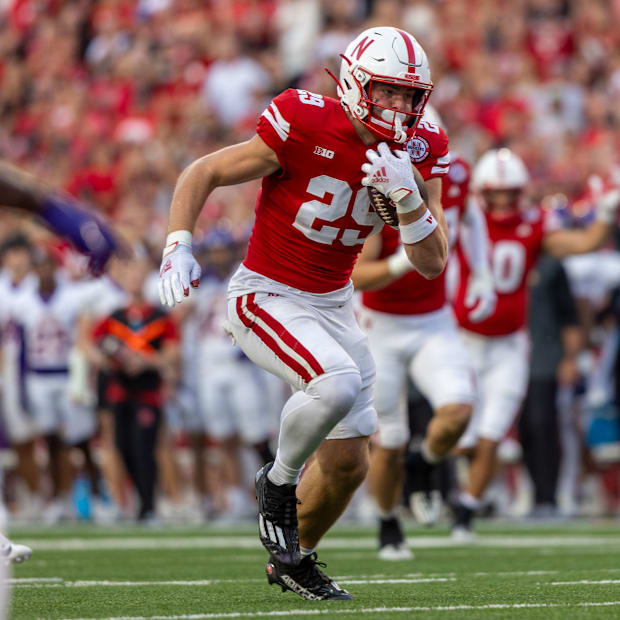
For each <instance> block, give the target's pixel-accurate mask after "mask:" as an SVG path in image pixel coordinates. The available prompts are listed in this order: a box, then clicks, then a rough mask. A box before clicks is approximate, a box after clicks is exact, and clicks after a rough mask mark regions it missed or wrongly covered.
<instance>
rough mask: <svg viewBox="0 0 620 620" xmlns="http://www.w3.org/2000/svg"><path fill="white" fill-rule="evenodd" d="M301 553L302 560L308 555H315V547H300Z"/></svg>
mask: <svg viewBox="0 0 620 620" xmlns="http://www.w3.org/2000/svg"><path fill="white" fill-rule="evenodd" d="M299 553H300V554H301V557H302V558H305V557H306V556H307V555H310V554H311V553H314V547H313V548H312V549H307V548H306V547H299Z"/></svg>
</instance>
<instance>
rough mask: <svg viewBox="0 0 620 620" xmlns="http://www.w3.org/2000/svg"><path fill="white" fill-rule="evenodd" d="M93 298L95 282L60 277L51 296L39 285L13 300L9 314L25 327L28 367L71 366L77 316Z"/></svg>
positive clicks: (12, 319) (42, 368)
mask: <svg viewBox="0 0 620 620" xmlns="http://www.w3.org/2000/svg"><path fill="white" fill-rule="evenodd" d="M92 299H93V287H92V283H90V282H87V283H69V282H64V281H62V280H59V281H58V282H57V285H56V289H55V291H54V292H53V293H52V294H51V295H50V296H49V297H48V298H45V297H44V296H43V295H41V293H40V291H39V289H38V287H36V288H29V289H26V290H23V291H21V292H20V294H19V295H16V296H15V297H13V298H12V299H11V300H10V302H9V303H8V305H7V310H8V314H9V317H10V319H11V321H13V322H15V323H16V324H17V325H19V326H20V327H21V328H22V329H23V331H24V342H25V353H26V366H27V369H29V370H43V371H46V370H50V369H61V368H67V367H68V363H69V352H70V350H71V347H72V345H73V342H74V340H75V335H76V334H75V331H76V323H77V319H78V316H79V315H80V313H81V312H83V311H85V310H86V309H88V308H89V307H90V306H91V305H92Z"/></svg>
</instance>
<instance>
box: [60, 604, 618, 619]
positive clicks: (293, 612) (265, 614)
mask: <svg viewBox="0 0 620 620" xmlns="http://www.w3.org/2000/svg"><path fill="white" fill-rule="evenodd" d="M617 606H620V601H606V602H594V601H593V602H581V603H497V604H488V605H439V606H436V607H431V606H428V607H422V606H419V607H363V608H361V609H334V607H331V606H330V607H329V608H323V609H287V610H282V611H253V612H250V611H248V612H229V613H210V614H209V613H208V614H184V615H180V616H119V617H115V618H71V619H67V620H211V619H212V618H269V617H281V616H285V617H286V616H325V615H334V616H336V615H354V614H394V613H400V614H402V613H412V612H416V611H419V612H424V611H426V612H428V611H486V610H495V609H546V608H576V607H617Z"/></svg>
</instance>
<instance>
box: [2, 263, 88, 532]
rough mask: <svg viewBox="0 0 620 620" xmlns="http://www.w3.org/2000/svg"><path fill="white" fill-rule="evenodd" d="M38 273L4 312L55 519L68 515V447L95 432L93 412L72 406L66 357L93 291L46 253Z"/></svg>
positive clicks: (48, 513) (80, 442) (49, 515)
mask: <svg viewBox="0 0 620 620" xmlns="http://www.w3.org/2000/svg"><path fill="white" fill-rule="evenodd" d="M36 271H37V275H38V277H39V282H38V285H37V286H36V287H35V288H32V289H30V290H25V291H22V292H21V293H20V294H19V295H16V296H14V297H13V298H11V299H10V302H9V308H8V310H9V313H10V317H11V321H12V322H13V323H15V324H16V325H17V326H18V328H19V329H20V330H22V331H23V339H24V349H25V351H24V353H25V387H26V400H27V406H28V410H29V412H30V414H31V415H32V417H33V420H34V424H35V426H36V429H37V432H38V433H39V434H41V435H43V436H45V437H46V439H47V443H48V448H49V451H50V471H51V474H52V481H53V485H54V493H53V501H52V503H51V504H50V506H49V507H48V508H49V509H48V511H47V517H48V518H49V519H50V520H52V521H56V520H57V519H58V518H61V517H62V516H68V493H69V485H70V483H71V481H70V480H69V479H68V478H67V476H66V473H65V471H64V470H65V469H66V466H65V465H64V459H65V458H66V447H67V446H72V445H84V444H85V442H86V441H87V440H88V439H89V438H90V437H91V436H92V435H93V434H94V432H95V418H94V414H93V412H92V410H91V409H90V408H89V407H85V406H81V405H77V404H75V403H74V402H72V400H71V398H70V395H69V355H70V352H71V349H72V347H73V346H74V344H75V338H76V330H77V321H78V317H79V314H80V312H82V311H83V310H84V308H85V307H87V306H88V304H89V302H90V299H91V288H90V285H89V284H79V283H70V282H66V281H63V280H62V279H60V278H59V277H58V276H57V274H56V266H55V264H54V261H53V259H52V258H51V257H50V256H49V255H48V254H46V253H39V256H38V259H37V264H36Z"/></svg>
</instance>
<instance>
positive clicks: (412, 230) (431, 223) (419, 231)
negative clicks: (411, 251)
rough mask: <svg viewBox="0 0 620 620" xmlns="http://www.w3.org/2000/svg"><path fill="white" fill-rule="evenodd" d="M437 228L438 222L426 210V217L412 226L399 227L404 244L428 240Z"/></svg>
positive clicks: (412, 223)
mask: <svg viewBox="0 0 620 620" xmlns="http://www.w3.org/2000/svg"><path fill="white" fill-rule="evenodd" d="M435 228H437V220H436V219H435V218H434V217H433V214H432V213H431V212H430V211H429V210H428V209H426V211H425V213H424V215H423V216H422V217H421V218H420V219H419V220H416V221H415V222H411V224H405V225H404V226H402V225H401V226H399V230H400V238H401V241H402V242H403V243H409V244H411V243H417V242H418V241H422V239H426V237H428V236H429V235H430V234H431V233H432V232H433V231H434V230H435Z"/></svg>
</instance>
